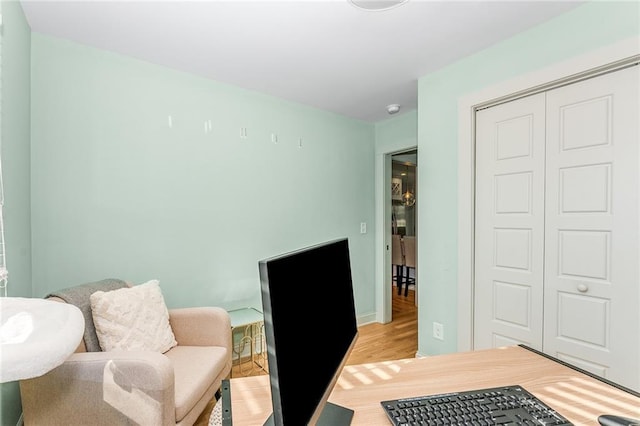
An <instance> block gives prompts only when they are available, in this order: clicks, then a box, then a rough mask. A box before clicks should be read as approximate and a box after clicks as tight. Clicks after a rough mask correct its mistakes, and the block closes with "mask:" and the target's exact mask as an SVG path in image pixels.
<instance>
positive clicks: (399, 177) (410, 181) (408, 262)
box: [385, 149, 418, 321]
mask: <svg viewBox="0 0 640 426" xmlns="http://www.w3.org/2000/svg"><path fill="white" fill-rule="evenodd" d="M417 166H418V151H417V149H411V150H408V151H403V152H398V153H394V154H392V155H391V181H390V182H389V187H390V188H391V200H390V202H391V217H390V226H387V229H386V231H385V232H388V233H389V234H390V238H389V240H388V241H393V242H394V243H392V244H390V248H391V268H390V277H389V279H388V280H386V281H387V282H389V283H391V286H392V287H393V288H392V291H391V293H393V295H398V296H401V297H404V298H406V299H412V300H411V302H412V303H413V305H414V306H415V307H417V305H418V303H417V288H418V281H417V278H418V276H417V262H416V259H417V256H416V251H417V250H416V246H417V244H416V241H417V231H418V228H417V205H418V202H417V200H418V194H417V170H418V167H417ZM387 223H389V222H387ZM387 294H389V293H388V292H387ZM388 303H390V304H391V303H392V299H390V300H388ZM400 306H406V305H405V304H400ZM398 315H400V313H399V311H398V309H397V308H396V306H395V304H394V309H392V315H391V321H393V320H394V319H395V318H396V317H397V316H398Z"/></svg>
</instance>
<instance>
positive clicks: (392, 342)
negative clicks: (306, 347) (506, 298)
mask: <svg viewBox="0 0 640 426" xmlns="http://www.w3.org/2000/svg"><path fill="white" fill-rule="evenodd" d="M392 313H393V321H391V322H390V323H388V324H380V323H373V324H367V325H363V326H361V327H359V328H358V341H357V342H356V346H355V347H354V348H353V351H352V352H351V355H350V356H349V360H348V361H347V364H364V363H369V362H378V361H388V360H393V359H402V358H413V357H415V356H416V352H417V351H418V309H417V308H416V306H415V293H414V291H413V290H409V294H408V296H406V297H405V296H398V294H397V292H396V291H395V288H394V291H393V305H392ZM261 374H266V373H265V372H264V371H263V370H259V369H254V371H253V372H252V373H251V374H249V375H261ZM245 375H246V374H245ZM232 377H240V374H239V371H237V367H235V366H234V370H233V373H232ZM214 405H215V399H214V400H213V401H211V402H210V403H209V404H208V405H207V407H206V408H205V410H204V412H203V413H202V414H201V415H200V417H199V418H198V420H197V421H196V423H195V426H207V425H208V424H209V417H210V416H211V410H212V409H213V406H214Z"/></svg>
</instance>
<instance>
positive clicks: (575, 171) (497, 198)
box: [474, 66, 640, 389]
mask: <svg viewBox="0 0 640 426" xmlns="http://www.w3.org/2000/svg"><path fill="white" fill-rule="evenodd" d="M638 69H639V67H638V66H633V67H630V68H627V69H624V70H620V71H616V72H612V73H609V74H605V75H601V76H598V77H594V78H591V79H588V80H584V81H581V82H577V83H573V84H571V85H567V86H563V87H560V88H557V89H553V90H549V91H547V92H545V93H539V94H536V95H532V96H529V97H526V98H522V99H518V100H514V101H511V102H508V103H504V104H501V105H498V106H495V107H492V108H487V109H485V110H481V111H478V113H477V114H476V235H475V242H476V246H475V252H476V255H475V289H474V294H475V299H474V348H476V349H480V348H487V347H498V346H503V345H509V344H517V343H524V344H526V345H529V346H532V347H534V348H536V349H540V350H542V351H544V352H545V353H548V354H550V355H553V356H556V357H558V358H560V359H563V360H565V361H567V362H569V363H571V364H573V365H576V366H578V367H580V368H583V369H585V370H587V371H590V372H592V373H594V374H597V375H599V376H602V377H605V378H607V379H610V380H613V381H615V382H618V383H620V384H622V385H625V386H628V387H630V388H633V389H640V250H639V236H640V227H639V225H640V209H639V207H640V196H639V195H640V194H639V191H640V184H639V181H640V171H639V170H640V167H639V166H640V150H639V149H638V145H639V138H640V132H639V126H640V85H639V82H640V72H639V70H638Z"/></svg>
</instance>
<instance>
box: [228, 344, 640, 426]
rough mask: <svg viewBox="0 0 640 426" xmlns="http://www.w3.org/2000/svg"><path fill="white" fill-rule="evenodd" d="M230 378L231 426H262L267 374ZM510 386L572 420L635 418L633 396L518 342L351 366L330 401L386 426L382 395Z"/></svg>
mask: <svg viewBox="0 0 640 426" xmlns="http://www.w3.org/2000/svg"><path fill="white" fill-rule="evenodd" d="M300 374H304V370H301V372H300ZM230 383H231V410H232V415H233V425H234V426H245V425H255V426H262V425H263V424H264V422H265V420H266V419H267V417H268V416H269V414H270V413H271V390H270V387H269V377H268V376H256V377H244V378H237V379H231V381H230ZM514 384H518V385H521V386H523V387H524V388H525V389H527V390H528V391H530V392H531V393H533V394H534V395H536V396H537V397H539V398H540V399H542V400H543V401H544V402H545V403H546V404H547V405H549V406H550V407H551V408H554V409H556V410H557V411H558V412H560V413H561V414H562V415H564V416H565V417H566V418H567V419H569V420H570V421H572V422H573V423H574V424H576V425H597V424H598V422H597V418H598V416H599V415H600V414H620V415H624V416H626V417H632V418H640V398H638V397H637V396H634V395H633V394H631V393H628V392H625V391H624V390H621V389H618V388H616V387H614V386H610V385H608V384H606V383H604V382H602V381H600V380H598V379H595V378H592V377H589V376H588V375H585V374H582V373H580V372H579V371H576V370H573V369H571V368H569V367H566V366H564V365H562V364H559V363H557V362H555V361H553V360H551V359H548V358H545V357H543V356H540V355H538V354H536V353H535V352H531V351H529V350H527V349H525V348H521V347H518V346H511V347H505V348H499V349H488V350H482V351H474V352H463V353H456V354H448V355H439V356H432V357H425V358H410V359H403V360H397V361H385V362H378V363H373V364H360V365H348V366H346V367H345V368H344V370H343V372H342V375H341V376H340V379H339V380H338V383H337V385H336V387H335V388H334V390H333V393H332V394H331V397H330V398H329V401H331V402H333V403H335V404H339V405H342V406H344V407H348V408H351V409H353V410H354V411H355V414H354V417H353V422H352V425H354V426H356V425H366V426H378V425H379V426H384V425H389V424H390V422H389V421H388V420H387V417H386V415H385V413H384V412H383V410H382V407H381V406H380V401H383V400H388V399H394V398H405V397H411V396H420V395H429V394H436V393H444V392H456V391H464V390H471V389H481V388H488V387H494V386H501V385H514ZM300 394H301V396H302V395H304V390H301V392H300Z"/></svg>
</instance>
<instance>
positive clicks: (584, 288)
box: [578, 283, 589, 293]
mask: <svg viewBox="0 0 640 426" xmlns="http://www.w3.org/2000/svg"><path fill="white" fill-rule="evenodd" d="M578 291H579V292H580V293H586V292H587V291H589V287H588V286H587V285H586V284H584V283H580V284H578Z"/></svg>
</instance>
